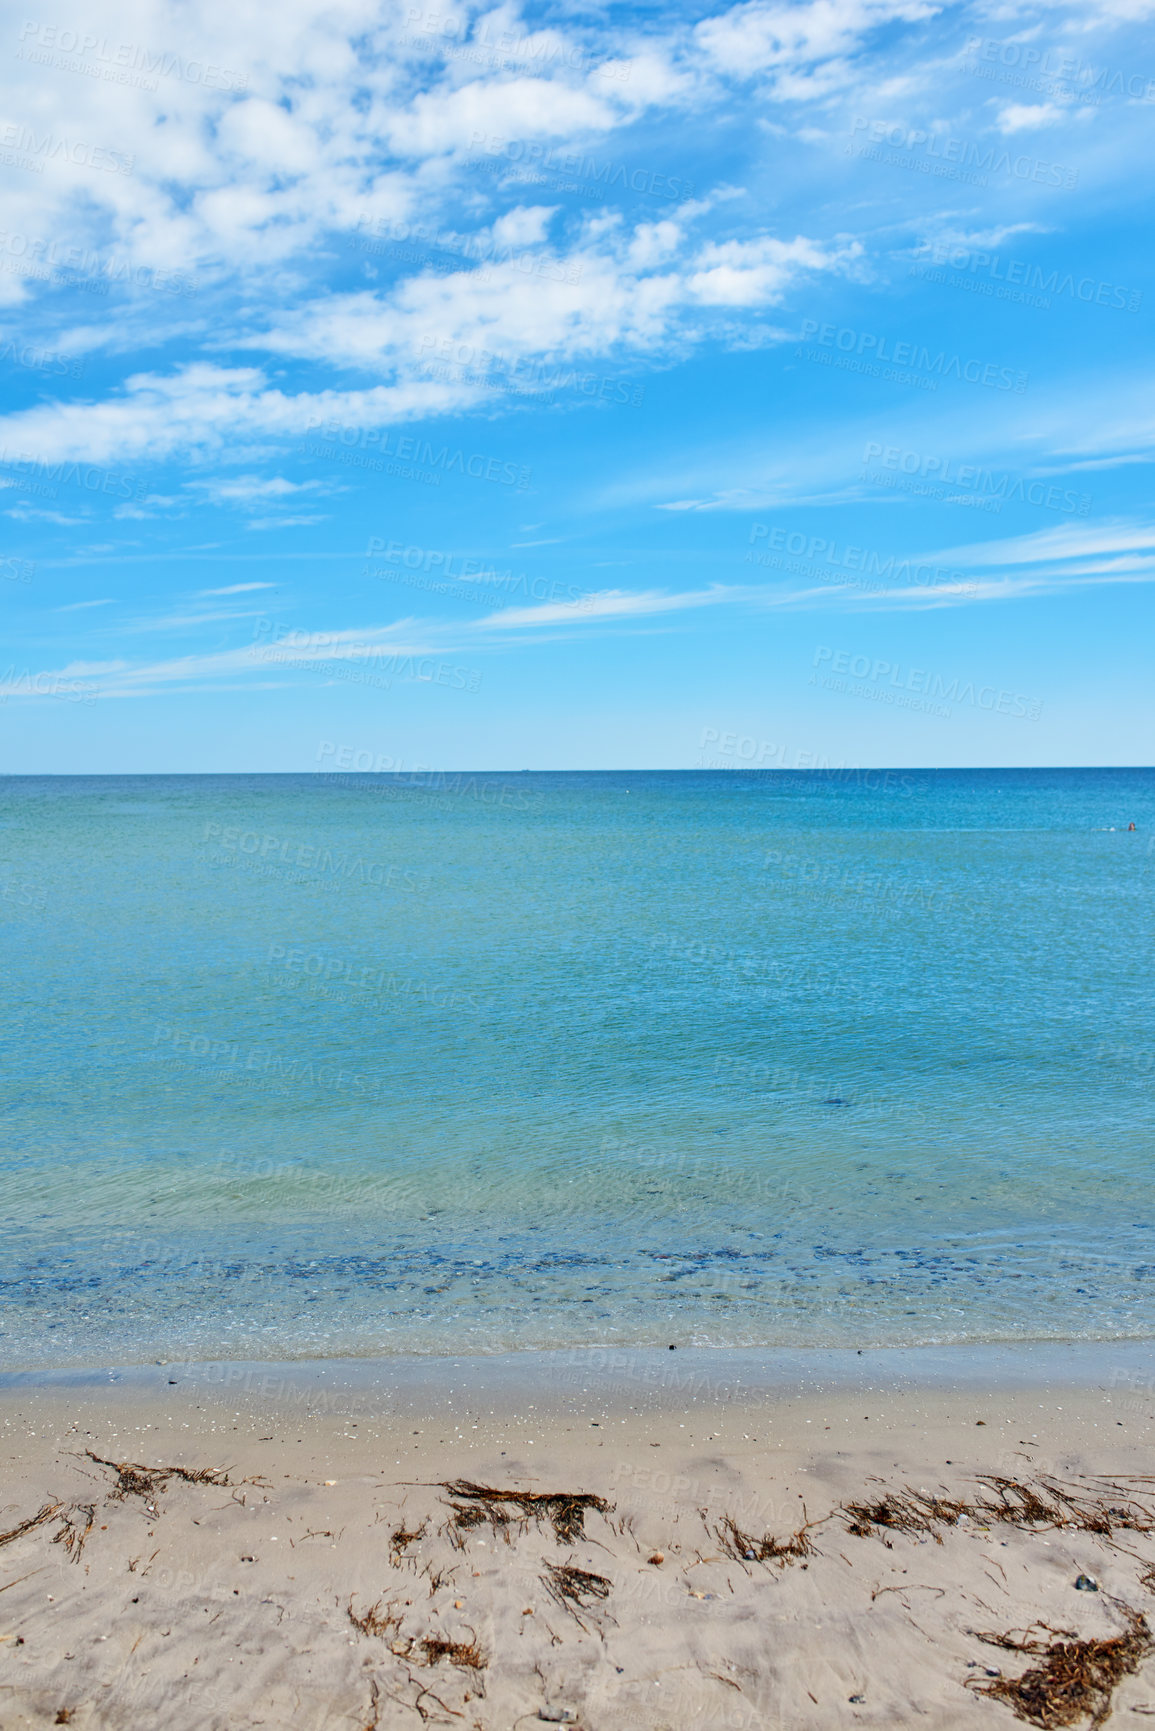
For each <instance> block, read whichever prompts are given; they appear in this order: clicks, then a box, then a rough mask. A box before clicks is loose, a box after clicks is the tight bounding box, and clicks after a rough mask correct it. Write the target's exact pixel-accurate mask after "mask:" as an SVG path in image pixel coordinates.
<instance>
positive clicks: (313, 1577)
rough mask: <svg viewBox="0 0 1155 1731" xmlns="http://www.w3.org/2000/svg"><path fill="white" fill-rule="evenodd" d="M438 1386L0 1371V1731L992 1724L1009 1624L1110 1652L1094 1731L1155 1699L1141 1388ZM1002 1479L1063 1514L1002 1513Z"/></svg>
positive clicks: (182, 1372) (620, 1382)
mask: <svg viewBox="0 0 1155 1731" xmlns="http://www.w3.org/2000/svg"><path fill="white" fill-rule="evenodd" d="M1104 1350H1105V1351H1106V1349H1104ZM703 1361H707V1362H708V1359H707V1355H703V1354H699V1355H698V1359H697V1360H696V1361H695V1362H699V1363H700V1362H703ZM651 1362H656V1360H652V1361H651ZM674 1362H675V1361H674V1360H673V1359H671V1365H672V1364H673V1363H674ZM1104 1362H1105V1364H1106V1362H1107V1360H1106V1358H1105V1360H1104ZM439 1375H440V1380H439V1381H438V1380H436V1379H432V1380H430V1379H427V1382H426V1384H423V1382H422V1379H421V1376H420V1375H419V1374H417V1373H414V1374H413V1375H411V1377H410V1379H409V1380H408V1381H407V1382H404V1383H401V1382H399V1381H398V1380H397V1379H396V1378H390V1377H389V1376H388V1375H386V1374H384V1373H383V1374H382V1376H381V1377H379V1378H378V1379H377V1380H376V1381H375V1380H374V1378H373V1376H372V1374H368V1375H366V1376H363V1377H362V1378H361V1380H360V1382H359V1383H358V1384H357V1385H356V1387H353V1386H352V1385H351V1384H350V1385H349V1386H348V1387H344V1388H340V1387H337V1388H336V1392H334V1388H335V1387H336V1385H334V1386H329V1387H322V1386H321V1385H320V1384H318V1383H317V1382H316V1381H310V1376H309V1373H306V1372H305V1371H303V1370H302V1368H301V1367H294V1366H287V1367H281V1368H280V1371H279V1372H277V1371H266V1372H260V1373H253V1372H250V1371H244V1370H243V1369H242V1368H241V1367H228V1366H217V1367H193V1366H180V1367H161V1368H159V1369H157V1368H154V1369H152V1370H151V1371H150V1372H149V1373H147V1375H146V1374H144V1373H140V1374H137V1375H135V1376H126V1377H122V1378H119V1379H117V1380H110V1379H108V1378H104V1379H103V1380H102V1379H100V1378H97V1377H93V1378H88V1379H79V1380H77V1381H75V1383H73V1384H70V1383H68V1382H67V1381H65V1382H49V1383H40V1384H37V1383H35V1382H32V1381H21V1380H20V1379H8V1381H7V1382H6V1383H5V1384H4V1385H3V1386H0V1438H2V1441H0V1450H2V1455H3V1473H2V1478H0V1484H2V1495H0V1502H2V1505H3V1507H2V1509H0V1535H10V1534H11V1533H12V1531H13V1530H14V1529H18V1528H19V1527H20V1526H21V1524H22V1523H30V1524H29V1525H28V1527H27V1530H26V1531H24V1532H22V1533H19V1532H18V1533H17V1536H15V1537H11V1536H9V1537H8V1538H7V1539H6V1542H3V1543H2V1544H0V1727H2V1731H17V1728H21V1731H23V1728H24V1727H31V1726H36V1727H40V1726H45V1725H53V1724H71V1725H73V1726H76V1727H79V1728H88V1727H95V1726H109V1727H121V1726H124V1727H132V1728H133V1731H148V1728H150V1727H153V1726H156V1727H165V1731H173V1728H179V1731H193V1728H198V1727H205V1728H209V1727H214V1728H216V1727H219V1728H225V1727H227V1728H228V1731H236V1728H240V1727H249V1726H291V1727H293V1728H294V1731H329V1728H332V1731H337V1728H342V1731H362V1728H367V1727H372V1726H380V1727H393V1726H398V1727H404V1726H413V1727H419V1726H421V1725H423V1724H427V1725H447V1726H462V1727H471V1728H478V1731H480V1728H485V1731H512V1728H514V1727H519V1726H520V1727H525V1726H529V1725H532V1724H537V1723H542V1722H553V1723H568V1724H571V1725H575V1726H580V1727H586V1728H587V1731H619V1728H620V1731H626V1728H630V1731H634V1728H636V1731H663V1728H668V1731H674V1728H682V1727H686V1728H687V1731H688V1728H690V1727H693V1728H694V1731H710V1728H712V1727H717V1728H718V1731H744V1728H746V1727H749V1728H751V1731H753V1728H755V1727H759V1728H761V1727H775V1728H776V1727H789V1728H790V1731H810V1728H813V1731H819V1728H825V1727H833V1726H839V1727H845V1726H879V1727H881V1726H887V1727H893V1726H904V1725H914V1724H919V1725H922V1726H932V1727H935V1728H936V1731H937V1728H947V1727H954V1726H960V1727H963V1726H968V1727H974V1726H980V1725H990V1726H992V1727H997V1726H1008V1727H1010V1726H1013V1725H1015V1724H1016V1723H1020V1722H1021V1720H1018V1719H1016V1717H1015V1713H1014V1703H1013V1701H1010V1702H1009V1701H1007V1700H1005V1699H1001V1698H999V1697H998V1696H997V1695H990V1694H984V1693H983V1692H982V1691H983V1690H984V1689H989V1688H997V1687H998V1686H999V1685H1000V1683H1005V1681H1006V1680H1007V1679H1016V1678H1019V1677H1021V1676H1022V1675H1023V1673H1025V1672H1027V1671H1028V1670H1030V1669H1031V1668H1033V1667H1034V1668H1037V1667H1039V1666H1040V1665H1044V1664H1045V1663H1046V1658H1045V1655H1040V1654H1038V1653H1036V1654H1034V1655H1031V1654H1024V1653H1020V1652H1016V1651H1013V1650H1010V1649H1007V1648H1005V1647H999V1646H997V1645H993V1644H991V1643H990V1642H989V1641H984V1640H983V1639H982V1638H981V1635H982V1634H983V1633H986V1634H993V1635H1000V1634H1005V1633H1006V1632H1008V1631H1018V1632H1019V1634H1020V1635H1022V1633H1023V1631H1026V1630H1028V1629H1033V1632H1034V1638H1036V1639H1037V1640H1039V1641H1040V1642H1042V1643H1043V1644H1044V1645H1046V1644H1047V1643H1050V1642H1053V1641H1055V1640H1057V1639H1059V1638H1060V1637H1059V1636H1056V1635H1055V1634H1054V1633H1053V1631H1064V1630H1065V1631H1070V1636H1069V1638H1070V1639H1082V1640H1103V1639H1110V1638H1115V1637H1125V1644H1124V1646H1123V1647H1122V1648H1119V1649H1116V1650H1115V1653H1116V1657H1117V1659H1118V1664H1117V1665H1116V1667H1115V1668H1116V1669H1117V1670H1118V1669H1121V1670H1122V1672H1123V1675H1122V1676H1121V1678H1120V1679H1119V1680H1118V1682H1117V1687H1115V1688H1114V1691H1113V1713H1114V1715H1115V1717H1116V1721H1117V1722H1118V1723H1119V1724H1121V1725H1124V1726H1125V1725H1127V1724H1134V1725H1136V1726H1138V1725H1139V1724H1140V1723H1143V1722H1144V1721H1145V1720H1146V1718H1148V1717H1152V1716H1155V1657H1152V1658H1150V1659H1147V1658H1145V1657H1144V1652H1143V1649H1144V1645H1145V1636H1144V1626H1145V1625H1144V1624H1143V1623H1142V1622H1141V1621H1140V1620H1139V1619H1142V1618H1145V1617H1147V1616H1148V1615H1151V1616H1152V1622H1153V1624H1155V1586H1153V1585H1148V1584H1145V1583H1144V1576H1145V1574H1146V1573H1147V1571H1149V1570H1150V1569H1151V1568H1152V1566H1153V1565H1155V1533H1147V1532H1145V1531H1143V1530H1142V1528H1143V1527H1144V1525H1145V1524H1148V1523H1147V1520H1146V1515H1145V1511H1147V1510H1155V1494H1153V1493H1155V1482H1152V1479H1151V1477H1150V1476H1149V1475H1152V1471H1153V1464H1155V1456H1153V1454H1152V1449H1151V1444H1152V1441H1153V1439H1155V1398H1153V1397H1152V1395H1151V1393H1150V1390H1151V1388H1152V1386H1153V1384H1152V1380H1151V1378H1150V1377H1149V1376H1147V1375H1146V1374H1137V1373H1136V1372H1135V1370H1134V1369H1133V1368H1132V1369H1131V1370H1130V1371H1129V1372H1128V1373H1127V1374H1121V1373H1119V1372H1118V1371H1114V1372H1112V1374H1111V1375H1110V1376H1108V1375H1107V1374H1106V1371H1104V1374H1103V1376H1102V1378H1101V1379H1100V1382H1101V1386H1098V1387H1096V1386H1094V1385H1093V1384H1088V1383H1087V1382H1086V1381H1085V1380H1084V1381H1083V1382H1082V1383H1080V1384H1079V1385H1077V1386H1063V1384H1062V1383H1061V1382H1058V1381H1054V1380H1050V1381H1047V1382H1038V1381H1034V1382H1030V1383H1020V1385H1019V1386H1014V1385H1013V1384H1011V1383H1008V1382H1006V1381H1004V1382H1002V1383H999V1384H996V1385H990V1386H986V1387H985V1388H984V1387H982V1386H979V1385H977V1384H974V1385H972V1383H959V1384H958V1385H956V1386H954V1387H951V1386H944V1385H943V1384H942V1383H941V1381H940V1383H939V1384H937V1385H935V1386H929V1387H921V1388H920V1387H918V1386H914V1385H911V1384H910V1383H909V1382H907V1383H905V1384H901V1385H900V1384H898V1383H894V1382H892V1383H889V1384H888V1383H887V1381H886V1379H885V1378H881V1379H879V1380H877V1381H876V1382H875V1383H873V1384H872V1383H871V1381H870V1377H869V1375H868V1373H866V1372H865V1371H864V1373H863V1376H862V1378H861V1379H860V1380H859V1381H858V1383H853V1382H851V1383H848V1384H844V1385H841V1386H834V1385H830V1386H827V1387H815V1386H807V1387H800V1386H798V1385H797V1384H795V1385H793V1386H792V1385H791V1384H790V1383H789V1382H785V1383H783V1384H782V1385H781V1386H778V1387H765V1388H760V1389H751V1388H749V1387H738V1388H735V1387H734V1386H732V1385H727V1387H726V1390H725V1392H724V1393H723V1392H720V1388H719V1387H715V1388H713V1389H711V1388H710V1387H709V1386H701V1385H699V1384H697V1383H693V1382H692V1379H691V1385H690V1386H687V1384H686V1381H685V1379H684V1378H683V1380H682V1382H681V1383H679V1381H678V1379H677V1377H675V1376H674V1375H673V1372H672V1370H671V1372H670V1374H668V1375H664V1376H663V1375H660V1374H659V1375H653V1374H650V1375H649V1376H648V1379H641V1380H639V1378H638V1377H637V1376H636V1375H632V1374H622V1375H618V1376H616V1377H615V1375H614V1374H613V1371H612V1367H611V1369H608V1370H607V1369H606V1368H605V1367H604V1366H603V1367H602V1369H601V1370H600V1371H599V1374H598V1375H597V1376H593V1375H587V1376H585V1378H584V1386H582V1378H581V1377H580V1376H579V1378H578V1379H577V1381H576V1382H574V1383H573V1385H572V1386H569V1387H567V1388H565V1389H564V1390H563V1389H561V1388H560V1387H558V1386H555V1385H554V1384H551V1382H550V1380H549V1378H548V1377H547V1376H542V1377H540V1378H536V1379H535V1375H534V1372H533V1368H532V1366H530V1367H529V1368H528V1370H526V1371H525V1373H524V1374H523V1375H522V1377H521V1380H520V1382H517V1381H510V1380H509V1379H506V1380H502V1379H501V1378H494V1379H493V1380H488V1379H487V1375H486V1371H485V1368H484V1365H482V1366H481V1367H480V1368H478V1366H476V1365H475V1366H474V1367H473V1370H472V1371H471V1373H470V1375H469V1376H465V1377H456V1378H455V1377H453V1376H447V1375H446V1374H445V1372H444V1371H442V1372H441V1373H439ZM93 1456H96V1457H99V1459H93V1458H92V1457H93ZM109 1463H112V1464H109ZM126 1463H131V1464H132V1465H134V1466H135V1467H139V1468H142V1469H144V1471H143V1472H140V1473H137V1472H129V1471H127V1470H126V1471H124V1472H121V1471H120V1470H119V1469H120V1468H121V1467H125V1465H126ZM174 1467H181V1468H184V1469H186V1470H187V1471H188V1472H190V1473H200V1472H202V1471H205V1470H206V1469H207V1470H208V1471H209V1472H210V1473H211V1475H212V1479H210V1480H204V1481H202V1482H194V1481H190V1480H188V1479H183V1478H181V1477H180V1476H179V1475H175V1474H171V1473H169V1472H168V1471H167V1469H171V1468H174ZM982 1475H987V1477H986V1478H985V1479H984V1478H983V1477H982ZM212 1480H215V1481H216V1482H212ZM998 1480H1002V1481H1012V1482H1013V1483H1014V1484H1016V1485H1019V1486H1024V1487H1027V1486H1030V1487H1035V1488H1036V1489H1042V1491H1043V1496H1044V1501H1045V1503H1046V1505H1047V1507H1048V1508H1050V1509H1051V1510H1053V1511H1054V1510H1058V1511H1059V1512H1058V1514H1057V1517H1056V1518H1055V1519H1054V1520H1051V1519H1049V1518H1046V1517H1040V1516H1039V1511H1038V1510H1035V1511H1033V1512H1034V1515H1035V1518H1034V1519H1033V1520H1029V1519H1025V1518H1023V1516H1022V1505H1021V1501H1020V1500H1019V1493H1018V1492H1017V1491H1014V1490H1009V1489H1007V1487H1006V1485H1004V1486H1003V1489H1002V1490H1001V1492H1000V1490H999V1489H998V1486H997V1484H996V1483H995V1482H994V1481H998ZM461 1481H464V1484H463V1483H461ZM455 1482H456V1483H457V1484H458V1494H456V1495H455V1494H454V1493H453V1492H452V1491H451V1490H450V1489H447V1488H446V1487H447V1486H449V1485H452V1484H454V1483H455ZM1057 1483H1061V1485H1062V1486H1063V1487H1064V1489H1065V1490H1066V1491H1069V1492H1071V1494H1072V1495H1073V1497H1074V1499H1075V1500H1074V1501H1073V1502H1072V1503H1069V1504H1067V1505H1065V1507H1061V1506H1060V1505H1059V1504H1058V1503H1056V1501H1055V1498H1054V1496H1053V1495H1052V1494H1051V1493H1050V1492H1048V1491H1047V1490H1046V1486H1047V1485H1051V1486H1054V1485H1055V1484H1057ZM470 1486H473V1487H491V1488H493V1489H497V1490H502V1491H516V1492H523V1493H527V1494H528V1495H529V1496H556V1497H571V1496H576V1495H578V1494H579V1493H580V1494H583V1495H584V1496H585V1497H587V1498H590V1499H600V1502H598V1501H590V1502H587V1503H585V1504H584V1505H581V1504H578V1505H575V1504H574V1503H572V1502H570V1503H566V1502H564V1501H554V1502H551V1503H544V1504H541V1503H539V1504H537V1505H534V1504H533V1503H531V1502H524V1503H522V1504H520V1505H519V1504H517V1503H511V1502H508V1501H494V1500H492V1499H491V1500H489V1501H488V1502H487V1500H486V1499H484V1498H480V1497H478V1496H477V1495H476V1494H474V1493H472V1492H471V1491H470V1490H469V1488H468V1487H470ZM907 1491H909V1492H911V1493H913V1500H912V1501H908V1502H907V1504H906V1505H905V1507H906V1516H905V1519H906V1521H907V1522H908V1523H911V1524H910V1525H909V1527H905V1528H904V1526H903V1525H902V1524H899V1525H887V1524H885V1523H886V1522H887V1521H891V1522H895V1521H897V1522H899V1523H902V1521H903V1520H904V1517H903V1515H902V1513H901V1511H900V1510H899V1508H898V1505H896V1504H895V1503H894V1501H893V1500H891V1501H890V1502H889V1503H887V1511H889V1512H883V1519H882V1522H881V1524H880V1521H879V1520H877V1519H876V1520H869V1519H868V1520H863V1519H862V1518H861V1517H859V1518H856V1517H855V1516H854V1515H853V1514H848V1513H846V1512H845V1509H846V1505H848V1504H851V1503H859V1504H870V1505H875V1506H876V1505H878V1504H880V1503H885V1502H886V1500H887V1499H888V1498H890V1499H893V1498H894V1497H895V1496H896V1495H900V1494H903V1493H905V1492H907ZM936 1496H937V1497H942V1498H946V1499H953V1500H955V1501H957V1502H963V1503H965V1504H967V1505H968V1508H969V1510H970V1511H971V1512H970V1513H969V1515H967V1517H966V1518H964V1519H962V1520H961V1521H960V1520H959V1519H958V1511H957V1510H955V1511H951V1510H943V1509H942V1508H941V1507H939V1508H935V1507H933V1506H931V1507H930V1508H929V1509H928V1505H927V1503H926V1502H925V1500H923V1501H920V1500H919V1499H921V1498H925V1497H930V1498H933V1497H936ZM984 1501H985V1502H987V1503H988V1504H992V1505H996V1506H997V1505H999V1504H1000V1501H1002V1502H1003V1503H1004V1504H1005V1505H1006V1507H1007V1510H1008V1512H1010V1511H1013V1510H1018V1511H1019V1513H1018V1516H1017V1518H1015V1519H999V1518H996V1516H995V1515H994V1514H991V1513H987V1514H985V1515H984V1513H983V1512H982V1510H981V1508H978V1507H977V1505H978V1504H980V1503H982V1502H984ZM1100 1509H1106V1510H1112V1511H1114V1512H1113V1513H1111V1514H1109V1515H1107V1516H1106V1517H1105V1518H1099V1517H1098V1516H1096V1515H1095V1513H1094V1511H1095V1510H1100ZM1064 1516H1065V1518H1064ZM808 1523H809V1524H808ZM1080 1523H1083V1524H1080ZM1150 1524H1151V1525H1152V1526H1155V1516H1152V1519H1151V1521H1150ZM1096 1525H1098V1526H1100V1527H1103V1526H1105V1527H1106V1528H1107V1529H1109V1530H1107V1531H1095V1530H1088V1527H1090V1528H1094V1527H1095V1526H1096ZM855 1527H857V1528H858V1529H859V1530H858V1531H855V1530H852V1529H854V1528H855ZM799 1533H802V1534H803V1536H802V1537H801V1538H795V1537H793V1535H797V1534H799ZM766 1535H769V1536H771V1537H772V1538H773V1539H774V1540H776V1541H778V1543H779V1545H780V1546H784V1547H785V1552H784V1554H778V1555H776V1554H774V1547H773V1546H770V1547H767V1546H766V1545H765V1544H764V1543H763V1540H764V1536H766ZM1080 1577H1084V1578H1086V1579H1087V1580H1088V1581H1089V1582H1090V1583H1093V1584H1094V1585H1093V1587H1092V1586H1084V1587H1083V1588H1078V1587H1076V1584H1075V1583H1076V1581H1077V1580H1078V1579H1079V1578H1080ZM1152 1580H1153V1581H1155V1577H1152ZM1096 1589H1097V1590H1096ZM1048 1631H1051V1632H1048ZM1086 1656H1087V1655H1084V1657H1086ZM1090 1657H1091V1658H1092V1659H1093V1658H1094V1655H1093V1654H1091V1655H1090ZM1128 1667H1130V1669H1128ZM1108 1668H1109V1662H1108ZM1100 1678H1101V1679H1102V1671H1101V1669H1100ZM1107 1681H1108V1682H1110V1681H1111V1679H1110V1678H1108V1679H1107ZM1108 1698H1109V1697H1108V1696H1107V1695H1104V1694H1102V1693H1100V1694H1099V1695H1098V1696H1096V1695H1094V1692H1093V1691H1092V1695H1091V1697H1090V1698H1089V1699H1090V1707H1091V1709H1092V1710H1093V1709H1094V1708H1095V1707H1096V1706H1098V1707H1099V1708H1102V1706H1103V1704H1104V1701H1105V1700H1106V1699H1108ZM1027 1722H1028V1723H1040V1722H1041V1721H1039V1720H1037V1719H1036V1720H1033V1721H1032V1720H1028V1721H1027ZM1054 1723H1056V1724H1059V1723H1073V1724H1087V1723H1090V1718H1089V1716H1088V1715H1084V1716H1082V1717H1078V1716H1076V1717H1075V1718H1074V1719H1071V1720H1058V1719H1056V1720H1055V1721H1054Z"/></svg>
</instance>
